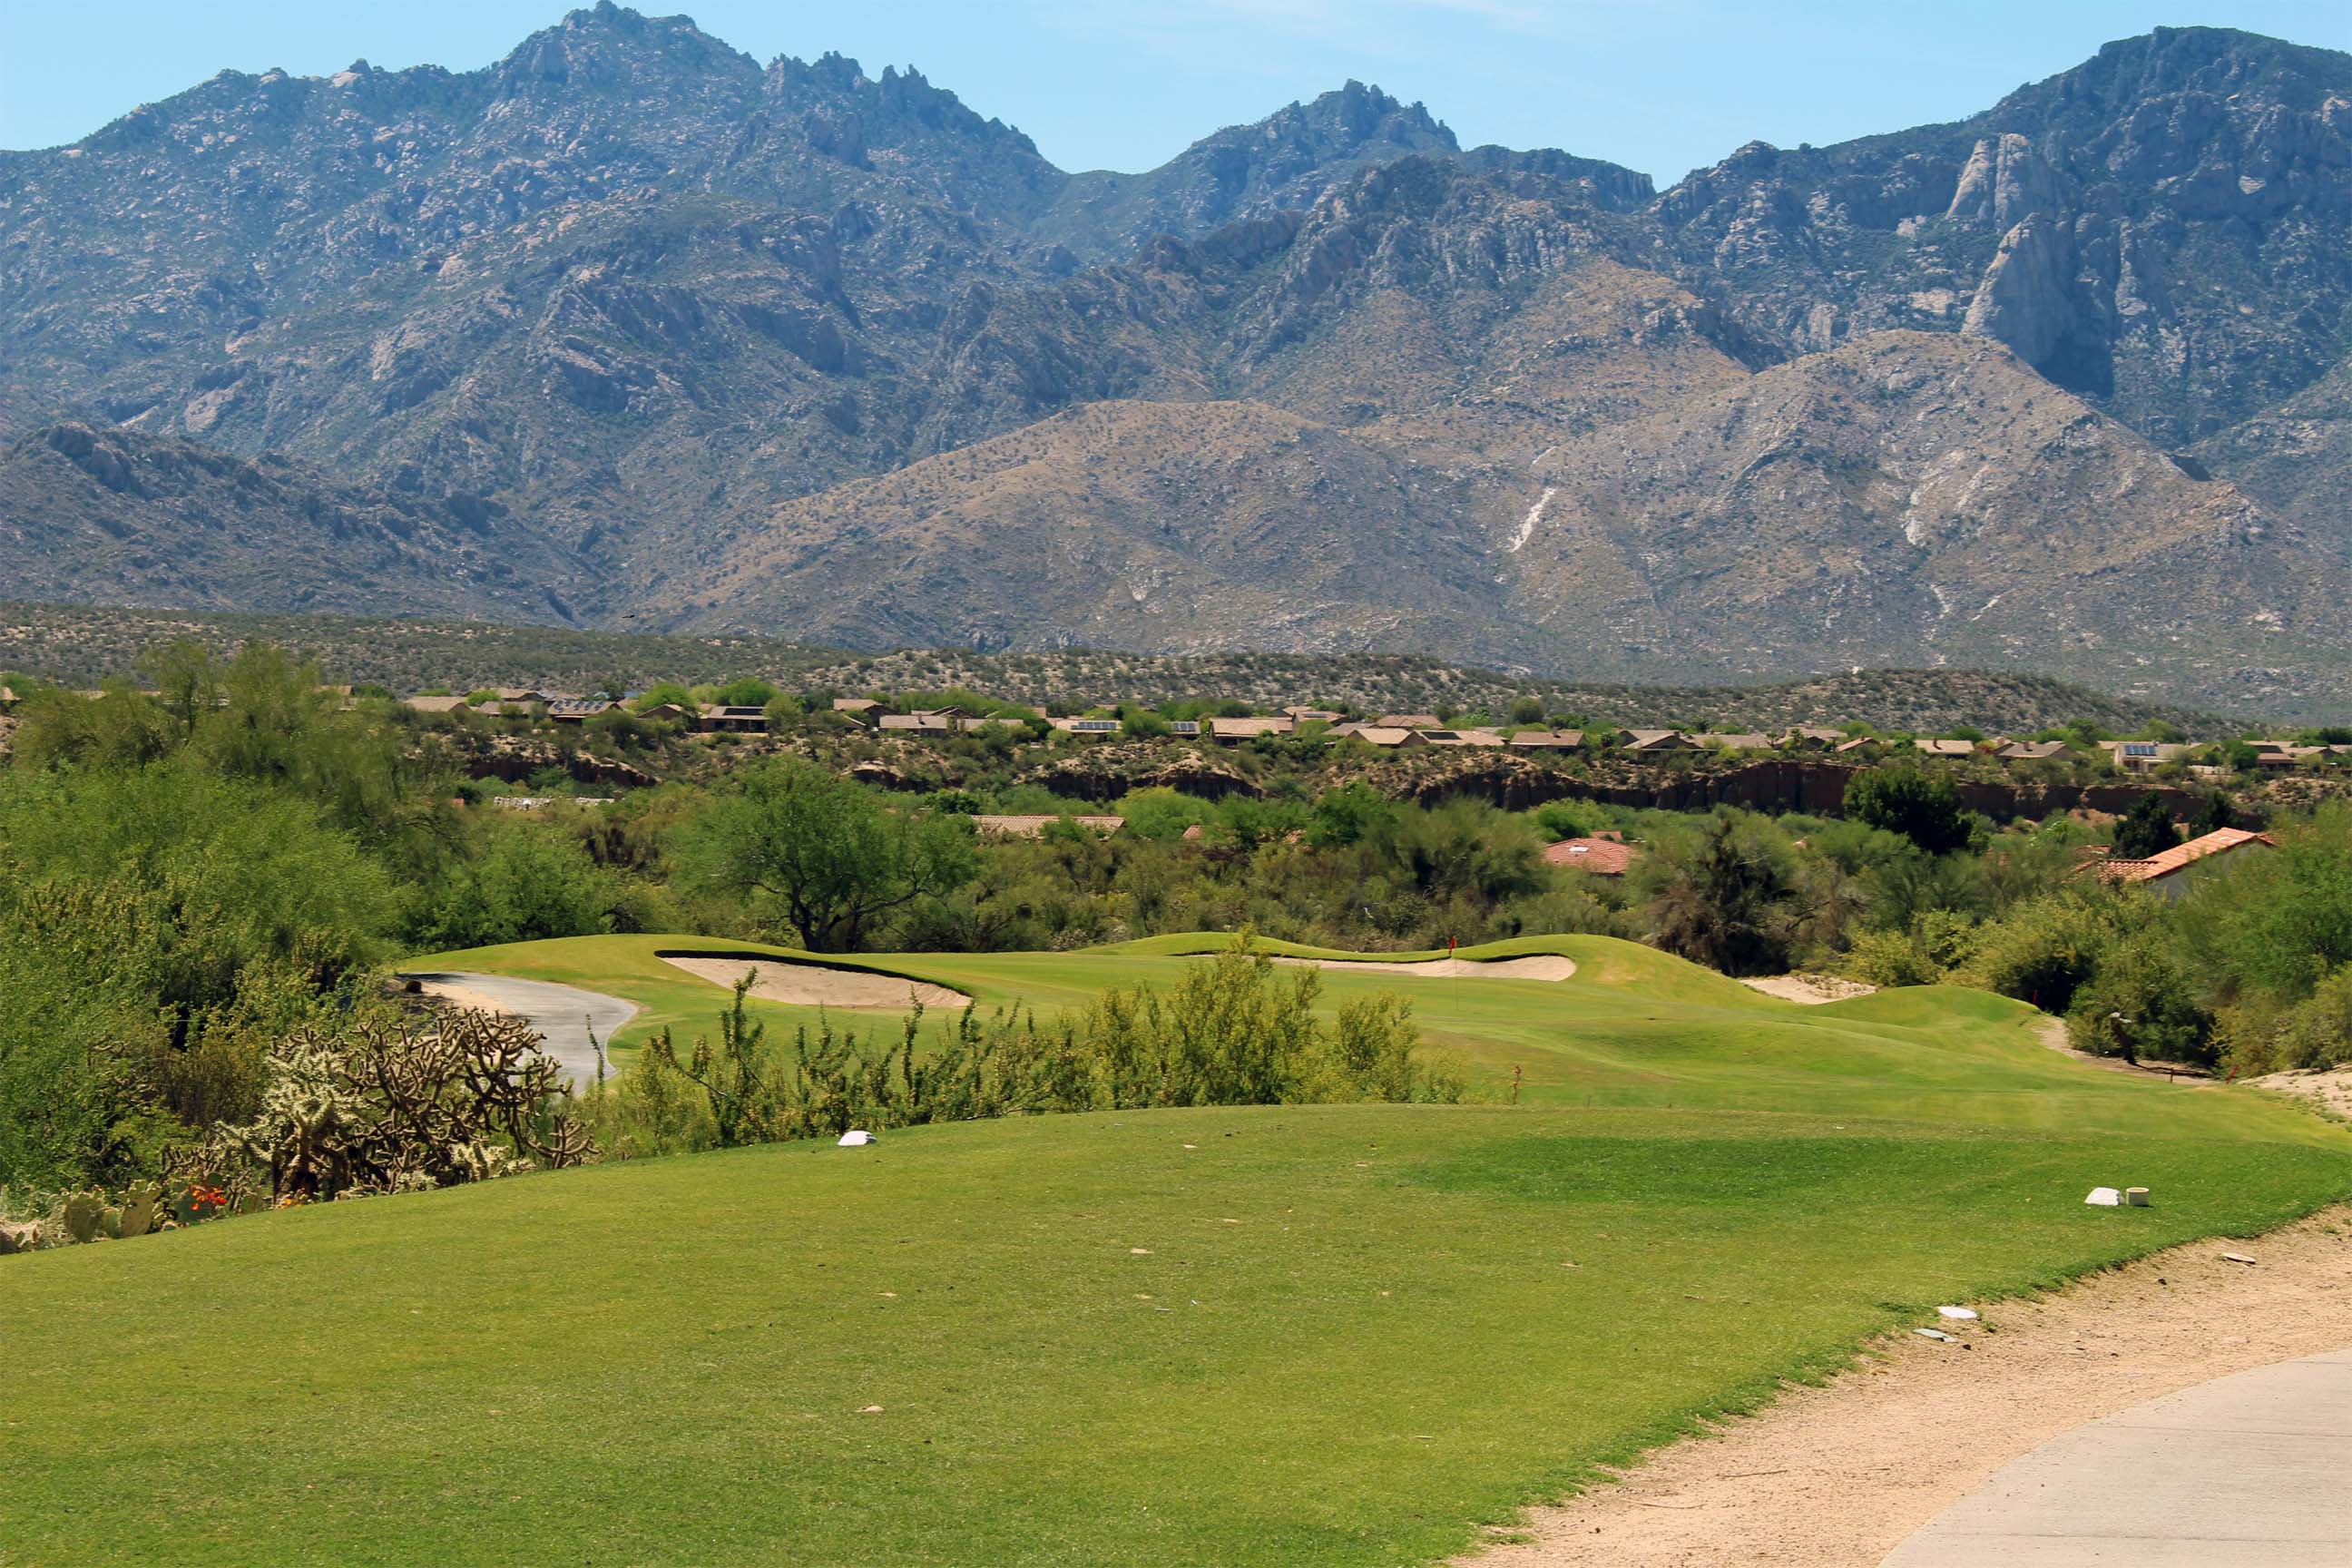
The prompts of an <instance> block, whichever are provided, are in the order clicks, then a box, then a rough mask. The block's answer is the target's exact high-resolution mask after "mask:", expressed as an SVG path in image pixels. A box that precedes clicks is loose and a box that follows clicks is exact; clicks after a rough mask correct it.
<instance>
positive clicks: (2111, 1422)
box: [1885, 1326, 2352, 1568]
mask: <svg viewBox="0 0 2352 1568" xmlns="http://www.w3.org/2000/svg"><path fill="white" fill-rule="evenodd" d="M2338 1332H2340V1333H2345V1334H2347V1335H2352V1326H2347V1327H2342V1328H2339V1329H2338ZM2347 1447H2352V1351H2338V1352H2335V1353H2333V1354H2330V1355H2315V1356H2305V1357H2304V1358H2303V1359H2302V1360H2300V1361H2289V1362H2281V1363H2278V1364H2276V1365H2274V1366H2265V1367H2257V1368H2255V1369H2254V1370H2253V1371H2252V1372H2242V1373H2237V1374H2236V1375H2235V1376H2232V1377H2224V1378H2217V1379H2216V1380H2214V1381H2213V1382H2211V1383H2205V1384H2199V1385H2197V1386H2196V1387H2194V1388H2190V1389H2185V1390H2183V1391H2182V1392H2180V1393H2179V1394H2167V1395H2166V1396H2165V1397H2163V1398H2162V1399H2157V1400H2151V1401H2149V1402H2148V1403H2147V1404H2146V1405H2139V1406H2137V1407H2136V1408H2134V1409H2131V1410H2126V1411H2125V1412H2124V1413H2123V1414H2122V1415H2110V1416H2108V1417H2107V1418H2106V1419H2105V1420H2104V1421H2094V1422H2092V1423H2091V1424H2090V1425H2089V1426H2078V1427H2076V1428H2075V1429H2074V1431H2072V1432H2068V1433H2066V1434H2065V1435H2064V1436H2059V1437H2055V1438H2053V1439H2052V1440H2051V1441H2049V1442H2047V1443H2044V1444H2043V1445H2042V1447H2039V1448H2036V1449H2034V1450H2033V1452H2032V1453H2031V1454H2028V1455H2026V1456H2025V1458H2021V1459H2019V1460H2017V1461H2015V1462H2014V1463H2012V1464H2011V1465H2009V1466H2008V1467H2007V1468H2003V1469H2002V1470H2001V1471H2000V1473H1998V1474H1997V1475H1995V1476H1994V1477H1993V1478H1992V1479H1990V1480H1989V1481H1987V1482H1986V1483H1985V1484H1984V1485H1982V1486H1980V1487H1979V1488H1978V1489H1976V1490H1975V1491H1972V1492H1970V1493H1969V1495H1968V1496H1967V1497H1964V1498H1962V1499H1961V1500H1959V1501H1958V1502H1956V1503H1954V1504H1953V1505H1952V1506H1951V1507H1949V1508H1948V1509H1946V1510H1944V1511H1943V1512H1941V1513H1939V1514H1937V1516H1936V1517H1935V1519H1933V1520H1932V1521H1929V1522H1928V1525H1927V1528H1926V1529H1925V1530H1922V1531H1919V1532H1918V1533H1917V1534H1916V1535H1914V1536H1913V1537H1911V1539H1910V1540H1908V1541H1906V1542H1904V1543H1903V1544H1902V1545H1901V1546H1898V1547H1896V1548H1895V1554H1894V1555H1893V1556H1891V1557H1889V1558H1887V1560H1886V1563H1885V1568H2009V1565H2013V1568H2075V1565H2077V1564H2080V1565H2082V1568H2089V1565H2091V1564H2094V1563H2135V1564H2140V1565H2143V1568H2171V1565H2173V1564H2179V1565H2180V1568H2191V1565H2194V1568H2303V1565H2304V1564H2311V1565H2312V1568H2318V1565H2320V1564H2326V1565H2328V1568H2341V1565H2342V1564H2344V1563H2352V1491H2347V1489H2345V1487H2344V1486H2343V1484H2342V1480H2343V1454H2344V1452H2345V1450H2346V1448H2347Z"/></svg>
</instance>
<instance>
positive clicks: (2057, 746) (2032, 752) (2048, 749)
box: [1993, 741, 2072, 763]
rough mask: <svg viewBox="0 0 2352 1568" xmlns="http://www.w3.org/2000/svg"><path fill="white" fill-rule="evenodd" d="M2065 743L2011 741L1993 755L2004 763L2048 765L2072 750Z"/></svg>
mask: <svg viewBox="0 0 2352 1568" xmlns="http://www.w3.org/2000/svg"><path fill="white" fill-rule="evenodd" d="M2071 749H2072V748H2070V747H2069V746H2068V745H2067V744H2066V742H2063V741H2011V742H2010V743H2009V744H2008V745H2006V746H2003V747H2002V748H2001V749H2000V751H1998V752H1994V753H1993V755H1994V756H1997V757H1999V758H2000V759H2001V760H2002V761H2004V762H2011V763H2046V762H2049V761H2051V760H2053V758H2057V757H2063V756H2064V755H2065V754H2066V753H2067V752H2068V751H2069V750H2071Z"/></svg>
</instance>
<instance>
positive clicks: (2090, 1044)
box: [2066, 922, 2214, 1063]
mask: <svg viewBox="0 0 2352 1568" xmlns="http://www.w3.org/2000/svg"><path fill="white" fill-rule="evenodd" d="M2066 1033H2067V1036H2068V1037H2069V1038H2071V1039H2072V1040H2073V1041H2074V1044H2075V1045H2076V1046H2078V1047H2081V1048H2082V1049H2084V1050H2088V1051H2095V1052H2098V1053H2099V1054H2101V1055H2103V1056H2120V1057H2122V1058H2125V1059H2126V1061H2130V1060H2137V1058H2140V1057H2153V1058H2158V1059H2159V1060H2164V1061H2183V1062H2200V1063H2202V1062H2210V1061H2211V1060H2212V1059H2213V1056H2214V1046H2213V1015H2212V1014H2211V1013H2210V1012H2209V1011H2208V1010H2207V1009H2206V1008H2205V1007H2204V1006H2202V1005H2200V1003H2199V1002H2198V1001H2197V992H2196V988H2195V987H2194V986H2193V985H2192V984H2190V979H2189V973H2188V971H2187V968H2186V966H2185V965H2184V963H2182V962H2181V957H2180V954H2179V951H2178V949H2177V947H2176V946H2175V944H2174V943H2173V942H2172V941H2171V939H2170V936H2169V933H2168V932H2167V931H2164V930H2163V928H2162V927H2161V926H2159V925H2157V924H2155V923H2153V922H2149V923H2146V924H2143V925H2141V926H2140V927H2139V928H2138V929H2137V930H2132V931H2126V932H2125V933H2123V934H2122V935H2121V936H2120V937H2119V938H2118V939H2117V940H2116V942H2113V943H2112V944H2111V945H2110V946H2109V947H2108V948H2107V949H2106V950H2105V952H2102V953H2101V954H2100V956H2099V961H2098V964H2097V967H2096V969H2095V972H2094V973H2092V975H2091V977H2090V978H2089V980H2088V981H2086V982H2085V983H2084V984H2083V985H2082V986H2081V987H2080V988H2079V989H2078V990H2077V991H2076V992H2075V993H2074V1000H2073V1005H2071V1006H2070V1007H2068V1009H2067V1010H2066Z"/></svg>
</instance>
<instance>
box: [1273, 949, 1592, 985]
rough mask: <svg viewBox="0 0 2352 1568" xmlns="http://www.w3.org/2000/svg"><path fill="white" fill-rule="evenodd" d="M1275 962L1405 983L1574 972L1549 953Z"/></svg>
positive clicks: (1570, 963)
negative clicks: (1390, 976)
mask: <svg viewBox="0 0 2352 1568" xmlns="http://www.w3.org/2000/svg"><path fill="white" fill-rule="evenodd" d="M1275 962H1276V963H1288V964H1296V965H1297V966H1299V967H1301V968H1306V969H1359V970H1362V971H1364V972H1365V973H1372V974H1393V975H1397V976H1398V977H1400V978H1402V979H1406V980H1462V979H1471V980H1565V979H1567V978H1568V977H1569V976H1570V975H1571V974H1574V973H1576V961H1575V960H1574V959H1572V958H1562V957H1560V956H1559V954H1558V953H1551V952H1539V953H1533V954H1530V955H1529V956H1528V957H1526V958H1489V959H1485V960H1478V959H1469V958H1424V959H1419V960H1416V961H1414V962H1413V963H1381V961H1380V960H1378V959H1372V958H1277V959H1276V960H1275Z"/></svg>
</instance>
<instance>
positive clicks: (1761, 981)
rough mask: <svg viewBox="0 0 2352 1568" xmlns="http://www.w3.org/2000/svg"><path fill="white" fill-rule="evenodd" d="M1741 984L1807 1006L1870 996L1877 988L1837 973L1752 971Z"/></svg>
mask: <svg viewBox="0 0 2352 1568" xmlns="http://www.w3.org/2000/svg"><path fill="white" fill-rule="evenodd" d="M1739 984H1742V985H1745V986H1747V987H1748V989H1749V990H1750V991H1761V992H1762V993H1764V994H1765V995H1767V996H1778V997H1779V998H1780V1000H1781V1001H1783V1002H1801V1003H1803V1004H1804V1005H1806V1006H1808V1007H1818V1006H1820V1005H1822V1003H1824V1002H1843V1001H1844V1000H1845V999H1846V998H1847V997H1849V996H1867V995H1869V994H1871V993H1872V992H1874V991H1875V990H1877V989H1878V987H1877V986H1875V985H1864V984H1863V983H1862V982H1861V981H1859V980H1841V979H1839V978H1838V977H1837V976H1836V975H1834V974H1751V975H1749V976H1748V977H1747V978H1745V979H1743V980H1742V981H1740V983H1739Z"/></svg>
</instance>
